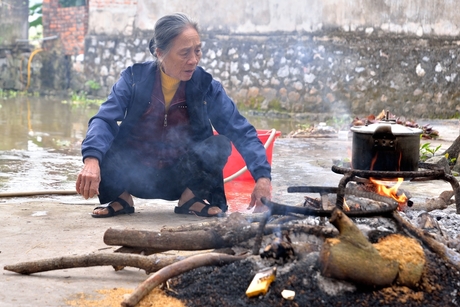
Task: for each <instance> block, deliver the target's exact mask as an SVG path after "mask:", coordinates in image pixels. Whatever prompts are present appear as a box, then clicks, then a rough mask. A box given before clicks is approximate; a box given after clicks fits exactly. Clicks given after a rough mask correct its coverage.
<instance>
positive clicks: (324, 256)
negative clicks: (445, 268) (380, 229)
mask: <svg viewBox="0 0 460 307" xmlns="http://www.w3.org/2000/svg"><path fill="white" fill-rule="evenodd" d="M330 222H331V223H332V224H333V225H334V226H335V227H336V228H337V229H338V230H339V232H340V234H339V236H338V237H337V238H332V239H326V240H325V242H324V244H323V246H322V248H321V251H320V260H319V261H320V267H321V273H322V274H323V275H324V276H326V277H331V278H335V279H341V280H347V281H350V282H353V283H355V284H358V285H363V286H367V287H386V286H390V285H392V284H393V283H395V282H398V283H399V284H401V285H405V286H409V287H412V286H414V285H415V284H416V283H417V282H418V281H419V280H420V278H421V274H422V270H423V267H424V264H425V258H424V254H423V250H422V249H421V247H420V245H418V244H417V242H415V241H413V242H411V245H410V246H407V245H404V246H401V245H398V246H395V245H394V244H393V243H391V242H398V241H399V240H400V238H399V237H393V238H391V236H390V237H388V238H386V239H385V241H383V242H379V243H377V244H371V243H370V242H369V241H368V240H367V238H366V237H365V236H364V235H363V234H362V232H361V231H360V230H359V229H358V227H357V226H356V225H355V224H354V223H353V222H352V221H351V219H349V218H348V217H347V216H346V215H345V214H344V213H343V212H342V211H341V210H340V209H335V210H334V211H333V214H332V217H331V219H330ZM388 242H390V246H393V247H391V248H388ZM395 251H396V253H395ZM395 255H396V256H395ZM401 255H403V256H405V257H403V259H404V261H401V260H400V258H401ZM406 256H407V257H406ZM375 272H379V274H378V275H377V274H375Z"/></svg>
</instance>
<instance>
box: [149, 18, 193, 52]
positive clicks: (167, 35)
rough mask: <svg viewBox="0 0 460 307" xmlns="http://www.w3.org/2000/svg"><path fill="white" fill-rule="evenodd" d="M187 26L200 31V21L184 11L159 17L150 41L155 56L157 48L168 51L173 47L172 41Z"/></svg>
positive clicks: (151, 50) (150, 48)
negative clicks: (191, 17)
mask: <svg viewBox="0 0 460 307" xmlns="http://www.w3.org/2000/svg"><path fill="white" fill-rule="evenodd" d="M187 28H193V29H195V30H196V31H197V32H198V33H199V31H198V23H197V22H195V21H193V20H191V19H190V18H189V17H188V16H187V15H185V14H183V13H174V14H171V15H166V16H163V17H161V18H160V19H158V21H157V22H156V24H155V30H154V32H153V37H152V39H151V40H150V43H149V50H150V53H151V54H152V55H153V56H154V57H155V58H157V55H156V52H155V50H156V49H157V48H159V49H161V50H163V51H164V52H165V53H167V52H168V51H169V50H170V49H171V46H172V41H173V40H174V39H175V38H176V37H177V36H178V35H180V34H181V33H182V32H183V31H184V30H185V29H187Z"/></svg>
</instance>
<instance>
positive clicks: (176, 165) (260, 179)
mask: <svg viewBox="0 0 460 307" xmlns="http://www.w3.org/2000/svg"><path fill="white" fill-rule="evenodd" d="M201 47H202V46H201V40H200V35H199V32H198V26H197V24H196V23H195V22H193V21H191V20H190V19H189V18H188V17H187V16H186V15H184V14H181V13H176V14H172V15H167V16H164V17H162V18H160V19H159V20H158V21H157V23H156V25H155V30H154V35H153V38H152V39H151V41H150V44H149V48H150V52H151V53H152V55H153V56H154V58H155V61H153V62H145V63H139V64H134V65H132V66H130V67H128V68H127V69H125V70H124V71H123V72H122V73H121V77H120V79H119V80H118V81H117V83H116V84H115V85H114V86H113V88H112V91H111V93H110V95H109V96H108V98H107V101H105V102H104V103H103V104H102V105H101V107H100V109H99V111H98V113H97V114H96V115H95V116H94V117H92V118H91V119H90V121H89V125H88V131H87V135H86V138H85V139H84V141H83V143H82V155H83V161H84V167H83V169H82V170H81V172H80V173H79V175H78V178H77V182H76V189H77V192H78V193H79V194H81V195H82V196H83V197H84V198H85V199H88V198H90V197H94V196H95V195H98V197H99V201H100V203H101V204H104V205H100V206H98V207H96V208H95V209H94V210H93V214H92V216H93V217H95V218H103V217H111V216H116V215H119V214H129V213H134V203H133V198H132V196H135V197H138V198H147V199H154V198H155V199H165V200H178V204H177V206H176V207H175V209H174V212H175V213H178V214H196V215H198V216H205V217H208V216H221V215H223V214H224V212H226V211H227V208H228V206H227V200H226V197H225V191H224V180H223V173H222V170H223V168H224V166H225V164H226V162H227V159H228V157H229V155H230V153H231V142H233V144H234V145H235V147H236V148H237V150H238V151H239V152H240V153H241V155H242V156H243V158H244V160H245V162H246V164H247V166H248V169H249V171H250V172H251V174H252V176H253V178H254V180H255V182H256V183H255V186H254V190H253V192H252V194H251V202H250V204H249V208H252V207H254V206H255V210H258V209H260V208H262V206H263V204H262V203H261V201H260V198H261V197H267V198H269V197H270V189H271V181H270V180H271V168H270V164H269V163H268V161H267V157H266V154H265V149H264V147H263V145H262V143H261V142H260V140H259V139H258V137H257V132H256V130H255V128H254V127H253V126H252V125H251V124H250V123H249V122H248V121H247V120H246V119H245V118H244V117H243V116H242V115H241V114H240V113H239V112H238V110H237V108H236V106H235V103H234V102H233V101H232V100H231V99H230V98H229V97H228V96H227V94H226V93H225V91H224V89H223V88H222V85H221V84H220V83H219V82H218V81H216V80H214V79H213V77H212V76H211V75H210V74H209V73H207V72H206V71H205V70H204V69H203V68H201V67H199V66H198V63H199V61H200V59H201V55H202V50H201ZM213 128H214V129H215V130H216V131H217V133H218V134H217V135H216V134H215V133H213ZM230 141H231V142H230Z"/></svg>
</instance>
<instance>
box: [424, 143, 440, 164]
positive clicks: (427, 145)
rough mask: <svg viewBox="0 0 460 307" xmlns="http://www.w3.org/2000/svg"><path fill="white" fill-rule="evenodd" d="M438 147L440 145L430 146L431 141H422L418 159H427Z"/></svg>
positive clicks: (432, 155)
mask: <svg viewBox="0 0 460 307" xmlns="http://www.w3.org/2000/svg"><path fill="white" fill-rule="evenodd" d="M440 148H441V145H439V146H437V147H433V146H431V143H424V144H422V145H420V160H421V161H426V160H427V159H429V158H431V157H434V155H435V154H436V152H437V151H438V150H439V149H440Z"/></svg>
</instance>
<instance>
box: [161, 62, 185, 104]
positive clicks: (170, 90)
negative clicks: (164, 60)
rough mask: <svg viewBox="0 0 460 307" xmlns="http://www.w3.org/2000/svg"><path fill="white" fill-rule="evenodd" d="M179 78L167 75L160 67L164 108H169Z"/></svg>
mask: <svg viewBox="0 0 460 307" xmlns="http://www.w3.org/2000/svg"><path fill="white" fill-rule="evenodd" d="M179 83H180V80H179V79H175V78H173V77H170V76H168V75H167V74H165V73H164V71H163V69H161V90H162V91H163V96H164V98H165V107H166V110H168V109H169V104H170V103H171V100H172V99H173V97H174V94H175V93H176V90H177V88H178V87H179Z"/></svg>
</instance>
